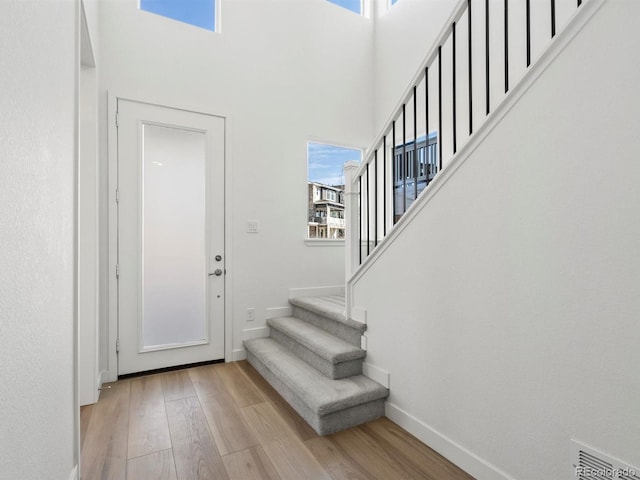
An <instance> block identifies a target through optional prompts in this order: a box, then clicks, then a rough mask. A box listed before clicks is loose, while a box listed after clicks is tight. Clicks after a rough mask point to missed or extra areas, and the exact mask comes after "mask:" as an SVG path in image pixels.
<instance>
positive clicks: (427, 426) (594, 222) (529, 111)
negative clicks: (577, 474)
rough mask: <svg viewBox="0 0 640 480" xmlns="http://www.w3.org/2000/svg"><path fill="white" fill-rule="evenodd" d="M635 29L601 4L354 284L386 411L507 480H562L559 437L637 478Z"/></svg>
mask: <svg viewBox="0 0 640 480" xmlns="http://www.w3.org/2000/svg"><path fill="white" fill-rule="evenodd" d="M638 15H640V4H639V3H638V2H636V1H633V0H625V1H622V0H621V1H615V2H606V3H605V4H604V6H603V7H602V8H601V10H600V11H598V13H596V15H595V16H594V17H593V18H592V19H591V21H590V22H589V23H588V24H587V25H586V26H585V27H584V28H583V29H582V31H581V32H580V33H579V34H578V35H577V36H576V37H575V39H574V40H573V41H572V42H571V43H570V44H569V45H568V46H567V47H566V48H565V49H564V50H563V51H562V52H561V53H560V55H559V56H558V57H557V58H556V59H555V60H554V61H553V63H552V64H551V65H550V66H549V67H548V68H547V69H546V70H545V71H544V73H543V74H542V75H541V76H540V77H539V78H538V80H537V81H536V82H535V83H534V84H533V85H532V86H531V87H530V88H529V89H528V90H527V92H526V93H525V94H524V95H523V97H522V98H521V99H520V100H519V102H518V103H516V104H515V106H513V108H512V109H511V110H510V111H509V112H508V113H507V114H506V116H505V117H504V118H503V120H502V121H501V122H500V123H499V124H498V125H497V126H495V128H494V130H493V131H492V132H491V134H490V135H489V136H488V137H487V138H486V139H485V140H484V142H483V143H481V144H480V145H479V146H478V147H477V148H476V149H475V150H474V151H473V153H472V154H471V156H470V157H469V158H468V159H467V160H466V161H465V163H464V164H463V165H462V166H461V167H460V169H459V170H457V171H456V172H455V173H454V174H453V176H452V177H451V178H450V179H449V180H448V181H447V182H446V183H445V184H444V185H443V186H442V188H441V189H440V190H438V192H437V193H436V194H435V195H434V196H433V198H432V199H431V200H430V201H429V203H428V204H426V205H425V207H424V208H423V210H422V211H420V212H419V214H418V216H417V217H416V218H415V219H414V220H413V222H411V223H410V224H409V225H408V226H407V228H406V229H405V230H404V231H403V232H402V233H401V234H400V235H399V236H398V237H397V238H396V239H395V242H394V243H393V244H392V245H391V246H390V247H389V248H388V249H387V250H386V251H385V252H384V254H383V255H382V256H381V257H379V259H378V260H377V261H376V263H375V264H374V265H373V266H372V267H371V268H370V269H369V270H368V272H367V273H366V274H365V275H364V276H363V277H362V278H361V279H360V280H359V281H357V283H356V284H355V304H356V305H357V306H360V307H363V308H366V309H367V319H368V326H369V328H368V330H367V336H368V337H369V341H368V346H369V352H368V361H369V362H371V363H372V364H373V365H376V366H378V367H381V368H383V369H385V370H387V371H389V372H390V375H391V396H390V398H389V401H390V403H391V404H392V405H393V408H394V411H395V412H399V411H404V412H405V413H406V414H408V415H410V416H412V417H413V420H414V422H413V424H414V425H418V424H421V425H422V427H421V428H423V431H430V432H438V433H439V434H440V435H443V436H444V437H446V438H448V439H449V440H450V441H451V442H454V443H453V444H452V443H449V447H453V446H455V445H457V446H458V447H460V448H462V449H466V452H468V453H471V454H473V455H475V456H476V457H475V459H473V458H471V457H470V456H468V457H469V458H468V460H471V461H470V463H472V464H473V463H475V465H478V464H479V463H480V462H488V463H489V464H491V465H493V466H494V467H496V468H497V469H498V470H501V471H502V472H505V473H506V474H507V475H509V476H510V478H517V479H520V480H534V479H539V478H550V479H551V478H553V479H562V478H569V472H570V468H571V464H570V457H569V446H570V439H571V438H576V439H578V440H581V441H583V442H586V443H587V444H591V445H593V446H594V447H596V448H598V449H601V450H603V451H605V452H607V453H609V454H611V455H613V456H615V457H618V458H621V459H622V460H625V461H627V462H629V463H631V464H632V465H640V451H639V450H638V445H640V416H639V415H638V405H640V380H639V376H638V365H639V364H640V355H639V350H638V348H637V346H638V343H639V342H640V324H639V323H638V318H640V296H639V295H638V285H639V284H640V282H639V281H640V255H639V254H638V251H639V250H638V241H639V239H640V210H639V208H640V193H639V192H640V190H639V189H638V184H637V183H638V182H637V180H638V178H640V164H639V163H638V152H640V139H639V138H640V137H639V136H638V131H639V130H640V121H639V120H638V119H639V118H640V100H639V97H638V94H637V85H638V83H639V82H640V65H639V64H638V62H637V61H635V60H633V59H635V58H637V53H636V46H637V44H638V39H639V38H640V37H639V35H638V30H637V28H636V25H635V23H636V22H635V19H636V18H638ZM612 46H615V48H613V47H612ZM434 436H435V435H434ZM456 448H457V447H456ZM452 449H454V448H452ZM458 459H460V457H459V458H458ZM479 478H500V476H499V475H498V474H497V473H496V472H495V471H493V472H492V473H491V474H486V471H485V476H479Z"/></svg>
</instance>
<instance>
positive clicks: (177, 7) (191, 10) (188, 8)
mask: <svg viewBox="0 0 640 480" xmlns="http://www.w3.org/2000/svg"><path fill="white" fill-rule="evenodd" d="M139 8H140V10H144V11H146V12H151V13H155V14H157V15H162V16H163V17H167V18H171V19H173V20H178V21H179V22H183V23H188V24H190V25H193V26H196V27H200V28H205V29H207V30H211V31H212V32H215V31H216V0H140V3H139Z"/></svg>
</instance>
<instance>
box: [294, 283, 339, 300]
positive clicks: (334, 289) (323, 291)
mask: <svg viewBox="0 0 640 480" xmlns="http://www.w3.org/2000/svg"><path fill="white" fill-rule="evenodd" d="M329 295H344V285H333V286H330V287H308V288H290V289H289V298H302V297H323V296H329Z"/></svg>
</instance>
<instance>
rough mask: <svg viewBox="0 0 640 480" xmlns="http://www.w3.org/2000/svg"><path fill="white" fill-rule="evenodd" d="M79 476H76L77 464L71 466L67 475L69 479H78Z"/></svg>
mask: <svg viewBox="0 0 640 480" xmlns="http://www.w3.org/2000/svg"><path fill="white" fill-rule="evenodd" d="M79 478H80V477H78V465H76V466H75V467H73V470H71V475H69V480H78V479H79Z"/></svg>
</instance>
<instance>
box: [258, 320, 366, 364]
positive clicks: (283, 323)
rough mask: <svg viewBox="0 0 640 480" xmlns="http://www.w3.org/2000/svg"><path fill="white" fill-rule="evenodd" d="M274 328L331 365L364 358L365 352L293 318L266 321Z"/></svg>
mask: <svg viewBox="0 0 640 480" xmlns="http://www.w3.org/2000/svg"><path fill="white" fill-rule="evenodd" d="M267 325H269V326H270V327H271V328H274V329H276V330H278V331H280V332H281V333H283V334H285V335H286V336H288V337H289V338H291V339H293V340H294V341H296V342H297V343H299V344H301V345H302V346H304V347H305V348H307V349H309V350H310V351H312V352H313V353H315V354H316V355H318V356H319V357H321V358H323V359H324V360H326V361H327V362H330V363H332V364H334V365H335V364H338V363H341V362H347V361H350V360H356V359H361V358H364V357H365V355H366V352H365V351H364V350H362V349H361V348H358V347H356V346H355V345H352V344H350V343H348V342H345V341H344V340H342V339H340V338H338V337H336V336H335V335H332V334H330V333H329V332H327V331H326V330H323V329H321V328H318V327H316V326H314V325H311V324H310V323H308V322H305V321H303V320H300V319H298V318H295V317H278V318H271V319H269V320H267Z"/></svg>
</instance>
